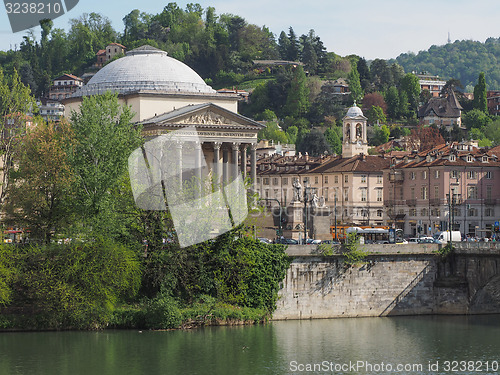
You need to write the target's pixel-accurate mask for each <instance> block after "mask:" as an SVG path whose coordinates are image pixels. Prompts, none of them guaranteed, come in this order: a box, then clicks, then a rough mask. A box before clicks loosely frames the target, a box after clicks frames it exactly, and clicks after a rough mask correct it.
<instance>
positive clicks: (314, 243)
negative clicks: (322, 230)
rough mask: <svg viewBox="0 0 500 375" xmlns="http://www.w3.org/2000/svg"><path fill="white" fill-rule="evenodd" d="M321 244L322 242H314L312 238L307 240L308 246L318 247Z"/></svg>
mask: <svg viewBox="0 0 500 375" xmlns="http://www.w3.org/2000/svg"><path fill="white" fill-rule="evenodd" d="M320 243H321V240H314V239H312V238H308V239H307V240H306V245H318V244H320Z"/></svg>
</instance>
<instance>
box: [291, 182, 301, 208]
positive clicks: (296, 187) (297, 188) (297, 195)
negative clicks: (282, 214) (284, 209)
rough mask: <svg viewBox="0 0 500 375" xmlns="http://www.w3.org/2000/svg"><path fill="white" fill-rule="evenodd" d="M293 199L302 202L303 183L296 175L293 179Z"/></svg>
mask: <svg viewBox="0 0 500 375" xmlns="http://www.w3.org/2000/svg"><path fill="white" fill-rule="evenodd" d="M292 186H293V200H292V202H300V201H301V197H302V185H301V184H300V180H299V179H298V178H297V177H296V178H294V179H293V184H292Z"/></svg>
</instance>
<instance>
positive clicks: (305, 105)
mask: <svg viewBox="0 0 500 375" xmlns="http://www.w3.org/2000/svg"><path fill="white" fill-rule="evenodd" d="M306 81H307V77H306V74H305V72H304V69H303V68H302V66H300V65H299V66H297V67H296V68H295V69H294V71H293V77H292V81H291V86H290V90H289V91H288V96H287V98H286V104H285V108H284V111H285V113H286V114H287V115H288V116H292V117H301V116H303V115H304V114H305V113H306V112H307V110H308V109H309V107H310V102H309V89H308V87H307V84H306Z"/></svg>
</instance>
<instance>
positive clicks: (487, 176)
mask: <svg viewBox="0 0 500 375" xmlns="http://www.w3.org/2000/svg"><path fill="white" fill-rule="evenodd" d="M486 178H487V179H488V180H491V179H492V178H493V172H492V171H488V172H486Z"/></svg>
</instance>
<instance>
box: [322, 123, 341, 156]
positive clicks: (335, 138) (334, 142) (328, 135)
mask: <svg viewBox="0 0 500 375" xmlns="http://www.w3.org/2000/svg"><path fill="white" fill-rule="evenodd" d="M324 135H325V139H326V141H327V142H328V144H329V145H330V148H331V149H332V152H334V153H335V154H337V155H341V154H342V140H341V139H340V138H339V135H338V131H337V129H335V128H333V127H330V128H328V129H326V131H325V134H324Z"/></svg>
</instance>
